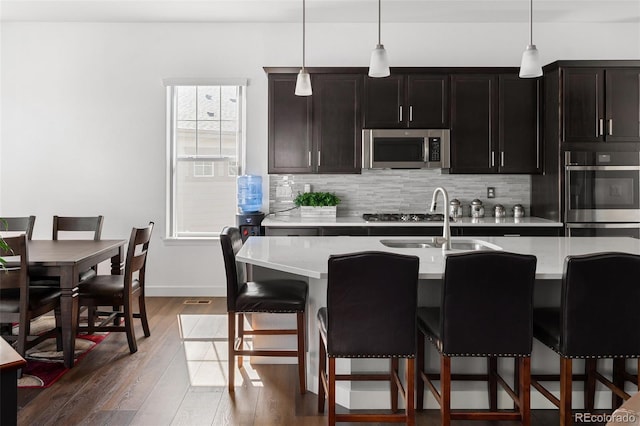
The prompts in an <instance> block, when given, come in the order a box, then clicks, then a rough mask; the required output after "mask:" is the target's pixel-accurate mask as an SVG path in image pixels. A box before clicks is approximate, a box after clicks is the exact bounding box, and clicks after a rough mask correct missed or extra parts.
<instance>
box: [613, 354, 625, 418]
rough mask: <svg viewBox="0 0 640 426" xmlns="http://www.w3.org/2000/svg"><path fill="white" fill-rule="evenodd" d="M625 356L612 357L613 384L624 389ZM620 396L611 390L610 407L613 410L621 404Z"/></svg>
mask: <svg viewBox="0 0 640 426" xmlns="http://www.w3.org/2000/svg"><path fill="white" fill-rule="evenodd" d="M625 361H626V359H625V358H614V359H613V380H612V382H613V384H614V386H616V387H617V388H619V389H624V370H625ZM622 401H623V400H622V398H621V397H619V396H618V395H616V394H615V393H614V392H611V408H613V409H614V410H615V409H616V408H618V407H620V406H621V405H622Z"/></svg>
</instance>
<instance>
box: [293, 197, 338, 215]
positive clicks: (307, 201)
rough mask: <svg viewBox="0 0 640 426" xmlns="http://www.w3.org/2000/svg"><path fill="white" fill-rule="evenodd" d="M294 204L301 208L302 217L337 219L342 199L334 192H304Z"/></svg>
mask: <svg viewBox="0 0 640 426" xmlns="http://www.w3.org/2000/svg"><path fill="white" fill-rule="evenodd" d="M293 202H294V203H295V205H296V206H298V207H300V216H301V217H336V211H337V207H336V206H337V205H338V204H340V198H338V197H337V196H336V194H334V193H332V192H304V193H298V196H297V197H296V198H295V200H293Z"/></svg>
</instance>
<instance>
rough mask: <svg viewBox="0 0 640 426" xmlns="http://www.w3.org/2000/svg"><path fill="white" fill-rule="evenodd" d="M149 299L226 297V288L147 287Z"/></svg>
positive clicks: (146, 291) (146, 292)
mask: <svg viewBox="0 0 640 426" xmlns="http://www.w3.org/2000/svg"><path fill="white" fill-rule="evenodd" d="M144 291H145V295H146V296H149V297H226V296H227V288H226V287H213V286H212V287H202V286H198V287H196V286H149V285H147V286H146V287H145V289H144Z"/></svg>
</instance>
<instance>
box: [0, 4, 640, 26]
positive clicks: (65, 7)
mask: <svg viewBox="0 0 640 426" xmlns="http://www.w3.org/2000/svg"><path fill="white" fill-rule="evenodd" d="M306 7H307V22H312V23H313V22H375V21H376V20H377V2H376V0H307V1H306ZM533 7H534V21H535V22H569V23H581V22H594V23H596V22H600V23H638V22H640V0H598V1H591V0H546V1H542V0H536V1H535V2H534V4H533ZM301 13H302V0H168V1H163V0H66V1H63V0H39V1H34V0H0V20H2V21H5V22H10V21H53V22H69V21H71V22H232V23H240V22H300V20H301ZM528 19H529V2H528V1H527V0H486V1H485V0H384V1H382V20H383V22H441V23H455V22H481V23H482V22H495V23H509V22H527V21H528Z"/></svg>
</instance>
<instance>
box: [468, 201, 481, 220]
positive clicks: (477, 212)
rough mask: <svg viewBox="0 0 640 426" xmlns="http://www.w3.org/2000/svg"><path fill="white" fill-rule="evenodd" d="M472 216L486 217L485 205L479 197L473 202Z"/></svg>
mask: <svg viewBox="0 0 640 426" xmlns="http://www.w3.org/2000/svg"><path fill="white" fill-rule="evenodd" d="M470 216H471V217H474V218H478V217H484V207H483V206H482V201H480V200H478V199H477V198H476V199H475V200H473V201H472V202H471V214H470Z"/></svg>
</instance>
